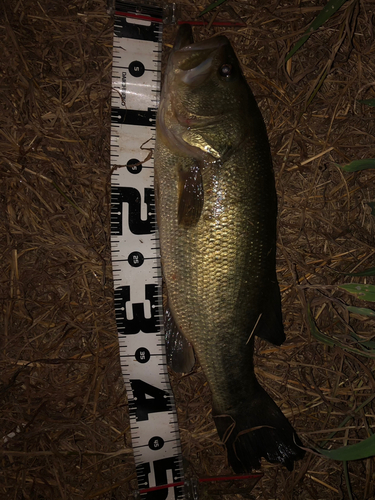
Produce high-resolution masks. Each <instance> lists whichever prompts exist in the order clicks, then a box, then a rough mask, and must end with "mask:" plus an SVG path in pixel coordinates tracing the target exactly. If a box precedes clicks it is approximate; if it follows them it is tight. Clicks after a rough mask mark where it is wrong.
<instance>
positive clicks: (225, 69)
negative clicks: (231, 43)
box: [219, 64, 234, 79]
mask: <svg viewBox="0 0 375 500" xmlns="http://www.w3.org/2000/svg"><path fill="white" fill-rule="evenodd" d="M233 73H234V68H233V66H232V65H231V64H223V65H222V66H221V68H220V69H219V75H220V76H223V77H224V78H225V79H229V78H230V77H231V76H233Z"/></svg>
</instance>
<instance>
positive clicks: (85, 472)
mask: <svg viewBox="0 0 375 500" xmlns="http://www.w3.org/2000/svg"><path fill="white" fill-rule="evenodd" d="M229 3H230V5H231V6H232V7H233V8H234V9H235V10H236V11H237V12H238V13H239V14H240V16H241V17H242V19H244V20H245V21H246V22H247V27H246V28H235V29H234V28H232V29H227V30H226V31H227V34H228V37H229V38H230V39H231V41H232V42H233V45H234V46H235V48H236V50H237V52H238V54H239V56H240V58H241V61H242V62H243V65H244V71H245V74H246V76H247V77H248V79H249V82H250V84H251V86H252V88H253V91H254V93H255V95H256V97H257V99H258V101H259V103H260V106H261V109H262V111H263V113H264V116H265V119H266V122H267V125H268V130H269V135H270V140H271V145H272V151H273V156H274V163H275V171H276V177H277V185H278V193H279V214H280V221H279V253H278V277H279V281H280V285H281V289H282V292H283V310H284V318H285V325H286V331H287V337H288V339H287V341H286V343H285V344H284V345H283V346H282V347H280V348H274V347H272V346H270V345H269V344H266V343H263V342H259V343H258V346H257V359H256V362H257V373H258V376H259V378H260V380H261V383H262V384H263V386H264V387H266V388H267V390H268V391H269V392H270V393H271V395H272V396H273V397H274V398H275V399H276V400H277V402H278V403H279V404H280V406H281V407H282V408H283V410H284V412H285V413H286V415H288V417H289V418H290V419H291V420H292V421H293V423H294V426H295V427H296V429H297V430H298V432H299V434H300V435H301V437H302V438H303V440H304V442H305V443H306V444H307V445H309V444H311V443H316V444H319V443H322V442H323V441H325V440H327V439H328V442H327V444H326V446H327V447H329V446H334V447H337V446H341V445H344V444H347V443H349V444H350V443H354V442H358V441H359V440H360V439H363V438H364V437H366V436H368V435H369V432H370V431H371V429H372V430H373V429H374V426H375V421H374V418H375V412H374V402H373V401H371V402H369V403H368V404H367V405H366V406H365V407H363V409H361V410H359V411H357V412H355V410H356V409H357V408H358V407H360V405H361V404H362V403H364V402H365V401H366V400H367V399H369V397H370V396H371V395H373V394H374V388H375V381H374V378H373V370H374V360H373V359H366V358H363V357H358V356H355V355H353V354H350V353H347V352H346V351H343V350H341V349H339V348H328V347H327V346H325V345H324V344H321V343H319V342H318V341H316V340H315V339H314V338H313V337H312V336H311V335H310V332H309V329H308V327H307V324H306V304H307V302H312V309H313V312H314V314H315V316H316V317H318V316H319V317H318V320H317V321H318V323H319V326H320V328H321V329H323V330H324V331H325V332H326V333H328V334H329V333H332V332H336V333H337V332H338V333H339V334H340V335H343V336H344V335H346V334H347V332H348V327H347V324H345V321H348V317H345V315H344V314H343V313H342V310H341V309H340V308H338V306H337V307H334V306H335V303H333V302H332V300H331V298H332V297H333V298H335V299H342V300H345V301H346V302H348V301H349V300H350V299H349V297H348V296H347V295H345V294H343V293H339V292H338V291H337V289H336V288H334V287H332V285H335V284H337V283H340V282H343V281H346V282H349V281H351V280H353V281H356V280H357V281H361V282H363V281H364V280H365V279H366V278H348V277H345V276H343V275H340V274H338V273H337V272H338V271H339V272H348V271H353V270H358V271H359V270H363V269H365V268H366V267H373V266H374V264H373V262H374V253H375V249H374V222H375V219H374V216H373V215H371V213H370V210H369V207H368V206H367V205H366V202H368V201H374V199H375V195H374V191H373V189H374V179H375V175H374V172H373V171H366V172H362V173H357V174H347V173H342V172H341V171H340V170H339V168H338V167H337V166H335V163H345V162H347V161H350V160H352V159H359V158H366V157H367V158H374V157H375V141H374V132H375V120H374V109H373V108H369V107H365V106H363V105H361V104H359V103H358V102H357V100H358V99H364V98H370V97H374V94H375V84H374V81H375V40H374V19H375V3H374V1H373V0H363V1H362V2H358V1H354V0H349V1H348V2H347V3H346V4H345V5H344V7H343V8H342V9H341V10H340V11H339V12H338V13H337V15H336V16H335V17H334V18H333V19H332V20H331V21H329V22H328V24H327V25H326V26H324V28H323V29H321V30H320V31H319V32H318V33H316V34H314V35H313V36H312V37H311V38H310V40H309V41H308V42H307V44H306V45H305V46H304V47H303V48H302V49H301V50H300V51H299V52H298V53H297V54H296V55H295V56H294V57H293V58H292V60H291V61H290V63H288V64H287V66H286V67H285V66H284V65H283V60H284V58H285V55H286V54H287V52H288V50H289V49H290V47H291V44H292V43H293V42H294V41H295V40H296V38H297V36H298V34H301V33H302V32H303V30H304V28H305V26H306V25H307V24H308V23H309V22H310V21H311V20H312V19H313V17H314V16H315V15H316V14H317V12H318V11H319V9H320V8H321V2H318V1H317V0H312V1H303V2H300V3H299V4H298V5H297V2H292V1H286V2H284V3H280V2H278V1H276V0H275V1H273V0H272V1H271V2H261V1H260V0H252V2H251V3H250V2H248V1H245V0H241V1H232V2H229ZM207 4H208V2H206V3H205V4H204V5H205V6H206V5H207ZM197 5H198V4H197V3H194V2H193V1H192V0H185V1H184V2H183V3H182V13H183V16H184V18H185V19H186V18H192V17H193V14H194V12H198V11H199V7H197ZM1 10H2V19H1V22H0V30H1V38H0V41H1V49H0V62H1V74H2V78H1V80H0V92H1V98H0V104H1V108H2V110H1V111H2V112H1V115H0V121H1V127H0V135H1V138H0V159H1V167H0V168H1V198H0V200H1V211H2V213H3V217H2V218H1V220H0V224H1V233H0V237H1V249H2V260H1V267H0V273H1V274H0V276H1V289H0V297H1V311H2V317H1V320H2V335H1V357H0V363H1V388H0V392H1V396H2V403H1V409H0V418H1V425H0V429H1V436H0V437H1V439H0V442H1V448H0V455H1V465H2V467H1V472H0V474H1V479H0V497H1V499H4V500H7V499H14V500H16V499H17V500H18V499H30V500H34V499H35V500H37V499H38V500H42V499H50V498H51V499H52V498H53V499H60V498H61V499H67V500H71V499H72V500H73V499H77V500H78V499H91V498H93V499H94V498H98V499H99V498H100V499H115V498H116V499H122V498H123V499H126V498H128V497H129V494H130V492H131V490H132V488H134V486H135V482H134V478H135V470H134V463H133V459H132V455H131V441H130V436H129V428H128V419H127V403H126V395H125V390H124V385H123V382H122V378H121V374H120V366H119V360H118V345H117V333H116V325H115V321H114V311H113V288H112V281H111V279H112V277H111V261H110V247H109V196H108V194H109V185H108V173H109V170H110V166H109V133H110V93H111V78H110V71H111V60H112V59H111V44H112V20H111V19H110V18H109V17H108V15H107V13H106V2H105V1H104V0H72V1H70V2H63V1H62V0H52V1H51V0H48V1H47V0H40V1H39V2H34V1H32V0H19V1H13V2H6V3H5V2H3V3H2V9H1ZM208 19H210V15H208ZM215 31H218V29H216V28H212V29H210V30H207V29H206V28H196V29H195V33H196V37H197V38H199V37H202V38H203V37H206V36H207V35H212V34H213V33H214V32H215ZM174 34H175V28H174V27H168V28H167V29H166V33H165V42H166V43H170V42H171V41H172V40H173V37H174ZM324 71H327V78H326V79H325V81H324V83H323V85H322V87H321V89H320V91H319V92H318V93H317V95H316V96H315V97H314V99H313V100H312V102H311V104H310V105H309V106H308V107H307V108H306V104H307V103H308V99H309V97H310V96H311V95H312V94H313V92H314V88H315V85H316V82H318V81H319V79H320V77H321V75H322V74H323V73H324ZM367 282H371V281H369V280H368V279H367ZM329 285H330V286H329ZM338 314H340V315H339V316H338ZM351 325H352V326H353V327H354V328H355V329H356V331H357V332H358V333H360V334H361V335H362V336H364V337H366V338H371V336H372V335H373V327H374V322H373V321H372V320H367V321H364V320H363V318H362V319H360V318H359V317H357V318H353V319H352V320H351ZM173 386H174V389H175V394H176V399H177V402H178V414H179V418H180V427H181V438H182V443H183V451H184V457H185V458H186V461H187V462H186V466H187V468H188V469H189V470H190V471H194V473H196V474H199V475H201V474H215V475H216V474H219V473H221V472H227V471H228V469H227V467H226V463H225V455H224V453H223V449H222V446H221V445H220V442H219V440H218V437H217V435H216V432H215V429H214V425H213V423H212V419H211V416H210V403H209V390H208V387H207V385H206V384H205V380H204V377H203V374H202V372H201V371H200V369H198V370H197V371H196V372H195V373H193V374H190V375H188V376H184V377H177V376H174V377H173ZM347 415H352V416H353V418H352V420H350V421H349V422H348V423H347V424H346V425H345V426H344V427H343V428H342V429H340V430H339V432H337V433H336V434H335V436H334V437H333V438H330V434H331V433H332V431H333V430H335V429H337V428H338V426H339V425H340V423H341V422H342V421H343V420H344V418H345V417H346V416H347ZM5 436H8V438H6V439H4V437H5ZM263 469H264V472H265V476H264V478H263V480H262V481H261V483H260V484H259V485H258V486H257V487H256V489H255V490H254V491H253V492H252V495H253V497H254V498H258V499H267V500H272V499H285V500H289V499H292V498H293V499H301V500H302V499H339V498H344V499H345V498H348V495H347V492H346V487H345V481H344V474H343V467H342V464H340V463H338V462H330V461H327V460H325V459H323V458H320V457H318V456H316V455H313V454H310V453H308V454H307V456H306V458H305V459H304V461H303V462H301V463H299V464H297V467H296V469H295V471H294V472H292V473H289V472H287V471H286V470H285V469H283V468H281V467H277V466H271V465H270V464H266V463H265V464H264V468H263ZM349 473H350V478H351V481H352V486H353V493H354V495H355V498H356V499H357V500H370V499H371V498H374V496H375V487H374V484H375V468H374V459H373V458H370V459H368V460H364V461H359V462H355V463H350V464H349Z"/></svg>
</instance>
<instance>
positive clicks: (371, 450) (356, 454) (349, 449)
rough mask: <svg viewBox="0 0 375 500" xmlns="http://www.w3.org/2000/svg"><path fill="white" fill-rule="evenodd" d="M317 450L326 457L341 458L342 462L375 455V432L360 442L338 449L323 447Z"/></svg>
mask: <svg viewBox="0 0 375 500" xmlns="http://www.w3.org/2000/svg"><path fill="white" fill-rule="evenodd" d="M317 451H318V452H319V453H321V454H322V455H324V456H325V457H326V458H329V459H331V460H340V461H341V462H346V461H348V460H363V459H364V458H368V457H372V456H374V455H375V434H373V435H372V436H370V437H369V438H367V439H364V440H363V441H361V442H360V443H356V444H351V445H349V446H343V447H342V448H338V449H337V450H323V449H322V448H318V449H317Z"/></svg>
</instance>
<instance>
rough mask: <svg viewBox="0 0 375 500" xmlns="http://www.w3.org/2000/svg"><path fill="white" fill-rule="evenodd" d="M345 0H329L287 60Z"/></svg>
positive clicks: (287, 58) (287, 57)
mask: <svg viewBox="0 0 375 500" xmlns="http://www.w3.org/2000/svg"><path fill="white" fill-rule="evenodd" d="M345 2H346V0H329V2H328V3H327V5H326V6H325V7H324V8H323V9H322V10H321V11H320V12H319V14H318V15H317V16H316V18H315V19H314V21H313V22H312V23H311V24H310V26H309V28H308V29H307V30H306V33H305V34H304V35H303V36H302V37H301V38H300V39H299V40H298V42H297V43H296V44H295V45H294V47H293V48H292V50H291V51H290V52H289V54H288V55H287V56H286V59H285V62H287V61H288V60H289V59H290V58H291V57H292V56H293V55H294V54H295V53H296V52H297V50H298V49H300V48H301V47H302V45H303V44H304V43H305V42H306V41H307V40H308V39H309V37H310V35H311V34H312V33H313V32H314V31H316V30H317V29H318V28H320V27H321V26H322V25H323V24H324V23H325V22H326V21H328V19H330V18H331V17H332V16H333V14H334V13H335V12H337V11H338V10H339V8H340V7H341V6H342V5H343V4H344V3H345Z"/></svg>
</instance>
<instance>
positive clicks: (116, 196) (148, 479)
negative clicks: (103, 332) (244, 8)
mask: <svg viewBox="0 0 375 500" xmlns="http://www.w3.org/2000/svg"><path fill="white" fill-rule="evenodd" d="M162 17H163V9H162V8H160V7H151V6H146V5H145V6H143V5H135V4H132V3H128V2H123V1H121V0H116V3H115V13H114V19H115V22H114V44H113V70H112V127H111V166H112V168H115V167H118V168H116V169H115V170H114V173H113V175H112V181H111V183H112V202H111V245H112V263H113V278H114V287H115V309H116V321H117V328H118V335H119V344H120V358H121V367H122V373H123V377H124V380H125V385H126V390H127V395H128V400H129V412H130V423H131V434H132V442H133V449H134V457H135V462H136V470H137V477H138V488H139V494H140V497H141V498H144V499H147V500H154V499H155V500H156V499H157V500H165V499H168V500H173V499H176V500H178V499H183V498H184V493H183V480H184V477H183V469H182V455H181V447H180V438H179V430H178V423H177V415H176V409H175V404H174V398H173V393H172V390H171V387H170V382H169V377H168V371H167V364H166V355H165V346H164V331H163V321H162V318H163V311H162V283H161V267H160V255H159V237H158V232H157V227H156V217H155V201H154V187H153V185H154V169H153V160H152V159H148V160H147V161H145V162H144V160H145V159H146V158H148V153H149V151H148V149H147V148H153V147H154V142H155V118H156V109H157V107H158V103H159V96H160V79H161V53H162V43H161V36H162ZM141 162H142V163H141ZM165 485H170V486H169V487H168V488H163V486H165Z"/></svg>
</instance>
